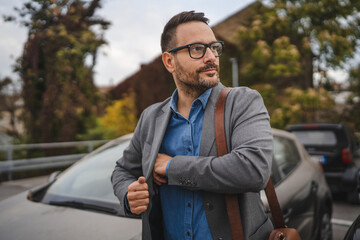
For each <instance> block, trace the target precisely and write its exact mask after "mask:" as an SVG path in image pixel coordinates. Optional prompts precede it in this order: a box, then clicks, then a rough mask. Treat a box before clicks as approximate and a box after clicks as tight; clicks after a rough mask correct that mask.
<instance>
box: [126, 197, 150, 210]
mask: <svg viewBox="0 0 360 240" xmlns="http://www.w3.org/2000/svg"><path fill="white" fill-rule="evenodd" d="M147 205H149V198H145V199H139V200H131V201H129V206H130V209H131V208H137V207H141V206H147Z"/></svg>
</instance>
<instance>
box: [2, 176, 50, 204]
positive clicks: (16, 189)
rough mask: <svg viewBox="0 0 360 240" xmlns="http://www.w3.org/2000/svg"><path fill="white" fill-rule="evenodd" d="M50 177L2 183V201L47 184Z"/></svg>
mask: <svg viewBox="0 0 360 240" xmlns="http://www.w3.org/2000/svg"><path fill="white" fill-rule="evenodd" d="M48 178H49V176H48V175H46V176H40V177H33V178H24V179H19V180H13V181H7V182H0V201H1V200H4V199H6V198H8V197H11V196H13V195H15V194H18V193H21V192H23V191H26V190H29V189H31V188H34V187H37V186H39V185H42V184H45V183H46V182H47V180H48Z"/></svg>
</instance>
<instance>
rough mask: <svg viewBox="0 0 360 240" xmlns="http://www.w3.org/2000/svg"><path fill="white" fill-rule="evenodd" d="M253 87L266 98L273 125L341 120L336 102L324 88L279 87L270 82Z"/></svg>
mask: <svg viewBox="0 0 360 240" xmlns="http://www.w3.org/2000/svg"><path fill="white" fill-rule="evenodd" d="M253 88H254V89H256V90H258V91H259V92H260V93H261V95H262V97H263V99H264V103H265V106H266V107H267V109H268V112H269V114H270V124H271V126H272V127H275V128H280V129H282V128H284V127H286V126H287V125H289V124H295V123H302V122H321V121H338V120H339V116H338V113H337V112H336V111H335V108H334V106H335V102H334V100H333V99H332V97H331V96H330V94H329V92H328V91H326V90H325V89H323V88H320V89H317V90H315V89H313V88H308V89H306V90H303V89H301V88H298V87H288V88H286V89H277V88H276V87H275V86H272V85H270V84H258V85H254V86H253Z"/></svg>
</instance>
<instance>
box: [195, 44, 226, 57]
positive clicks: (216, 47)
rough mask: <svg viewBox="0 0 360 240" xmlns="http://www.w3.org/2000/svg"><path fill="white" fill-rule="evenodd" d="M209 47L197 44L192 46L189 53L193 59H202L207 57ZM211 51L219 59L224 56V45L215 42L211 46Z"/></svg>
mask: <svg viewBox="0 0 360 240" xmlns="http://www.w3.org/2000/svg"><path fill="white" fill-rule="evenodd" d="M206 48H207V46H206V45H204V44H201V43H195V44H192V45H190V47H189V53H190V57H192V58H202V57H203V56H204V55H205V52H206ZM209 48H210V50H211V51H212V53H213V54H214V55H215V57H219V56H221V54H222V44H221V43H219V42H214V43H211V44H210V45H209Z"/></svg>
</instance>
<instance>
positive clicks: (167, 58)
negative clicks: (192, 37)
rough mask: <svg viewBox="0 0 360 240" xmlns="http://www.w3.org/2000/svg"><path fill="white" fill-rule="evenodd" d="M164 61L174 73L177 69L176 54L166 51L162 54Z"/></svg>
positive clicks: (167, 67)
mask: <svg viewBox="0 0 360 240" xmlns="http://www.w3.org/2000/svg"><path fill="white" fill-rule="evenodd" d="M162 61H163V64H164V66H165V67H166V69H167V70H168V71H169V72H170V73H173V72H174V71H175V59H174V55H172V54H171V53H168V52H164V53H163V54H162Z"/></svg>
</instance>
